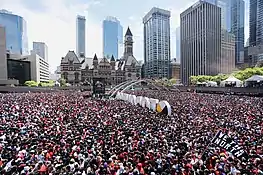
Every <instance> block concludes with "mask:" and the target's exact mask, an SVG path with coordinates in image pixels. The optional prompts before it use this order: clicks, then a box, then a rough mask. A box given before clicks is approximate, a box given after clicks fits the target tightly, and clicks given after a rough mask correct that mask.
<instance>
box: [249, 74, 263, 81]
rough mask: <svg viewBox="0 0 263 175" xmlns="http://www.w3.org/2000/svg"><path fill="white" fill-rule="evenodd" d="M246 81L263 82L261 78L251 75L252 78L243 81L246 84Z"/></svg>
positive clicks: (262, 77)
mask: <svg viewBox="0 0 263 175" xmlns="http://www.w3.org/2000/svg"><path fill="white" fill-rule="evenodd" d="M248 81H263V76H261V75H253V76H252V77H250V78H248V79H246V80H245V82H248Z"/></svg>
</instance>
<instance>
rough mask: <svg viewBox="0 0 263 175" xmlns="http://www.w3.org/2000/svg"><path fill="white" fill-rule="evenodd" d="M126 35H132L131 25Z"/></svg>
mask: <svg viewBox="0 0 263 175" xmlns="http://www.w3.org/2000/svg"><path fill="white" fill-rule="evenodd" d="M125 36H132V33H131V30H130V28H129V27H128V29H127V32H126V34H125Z"/></svg>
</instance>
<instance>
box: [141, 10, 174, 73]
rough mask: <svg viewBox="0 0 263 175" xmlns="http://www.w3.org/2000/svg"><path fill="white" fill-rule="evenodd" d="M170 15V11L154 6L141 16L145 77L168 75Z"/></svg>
mask: <svg viewBox="0 0 263 175" xmlns="http://www.w3.org/2000/svg"><path fill="white" fill-rule="evenodd" d="M170 16H171V12H170V11H167V10H163V9H160V8H156V7H154V8H152V9H151V10H150V11H149V12H148V13H147V14H146V15H145V17H144V18H143V24H144V64H145V77H148V78H168V77H169V75H170V59H171V54H170Z"/></svg>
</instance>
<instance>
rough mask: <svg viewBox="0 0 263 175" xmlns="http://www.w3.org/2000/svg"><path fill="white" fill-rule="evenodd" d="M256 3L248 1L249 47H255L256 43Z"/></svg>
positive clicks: (253, 0) (255, 1)
mask: <svg viewBox="0 0 263 175" xmlns="http://www.w3.org/2000/svg"><path fill="white" fill-rule="evenodd" d="M257 1H258V0H250V1H249V46H255V45H256V42H257V10H258V8H257V4H258V3H257ZM262 10H263V9H262Z"/></svg>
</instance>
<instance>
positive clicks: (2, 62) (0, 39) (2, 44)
mask: <svg viewBox="0 0 263 175" xmlns="http://www.w3.org/2000/svg"><path fill="white" fill-rule="evenodd" d="M6 65H7V61H6V33H5V27H2V26H0V80H7V67H6Z"/></svg>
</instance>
